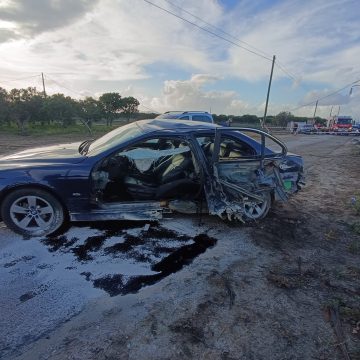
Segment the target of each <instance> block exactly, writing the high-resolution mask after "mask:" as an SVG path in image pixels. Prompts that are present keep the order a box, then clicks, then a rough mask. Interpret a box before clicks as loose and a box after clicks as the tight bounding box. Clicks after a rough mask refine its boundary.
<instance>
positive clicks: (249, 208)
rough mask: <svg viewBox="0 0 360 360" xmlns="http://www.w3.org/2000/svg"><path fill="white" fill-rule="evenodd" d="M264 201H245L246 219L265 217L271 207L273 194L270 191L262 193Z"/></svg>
mask: <svg viewBox="0 0 360 360" xmlns="http://www.w3.org/2000/svg"><path fill="white" fill-rule="evenodd" d="M262 196H263V201H258V200H254V201H252V200H248V201H245V202H244V217H245V220H250V221H254V220H260V219H263V218H264V217H265V216H266V215H267V214H268V212H269V210H270V208H271V194H270V192H264V193H262Z"/></svg>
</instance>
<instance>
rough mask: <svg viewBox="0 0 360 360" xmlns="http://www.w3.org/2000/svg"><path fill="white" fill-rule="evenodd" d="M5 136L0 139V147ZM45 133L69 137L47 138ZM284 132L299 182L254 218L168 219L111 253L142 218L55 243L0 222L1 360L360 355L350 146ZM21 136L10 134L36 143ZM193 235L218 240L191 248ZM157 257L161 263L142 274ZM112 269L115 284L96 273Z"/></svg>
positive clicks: (353, 151)
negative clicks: (299, 187) (298, 166)
mask: <svg viewBox="0 0 360 360" xmlns="http://www.w3.org/2000/svg"><path fill="white" fill-rule="evenodd" d="M13 140H14V139H8V138H6V139H3V138H2V137H0V144H1V148H0V151H2V152H3V153H5V152H8V150H10V147H11V146H12V145H11V144H12V142H13ZM55 140H56V142H67V141H70V140H69V138H68V137H67V138H66V141H64V140H65V138H58V137H57V138H56V139H46V143H52V142H53V141H55ZM72 140H78V139H72ZM283 140H285V142H286V143H287V145H288V147H289V150H290V151H292V152H295V153H299V154H301V155H302V156H303V157H304V159H305V161H306V173H307V174H306V175H307V186H306V187H305V189H304V190H303V191H302V192H301V193H299V194H297V196H295V197H294V198H292V200H291V201H290V202H289V203H287V204H284V205H282V204H277V205H276V206H275V208H274V209H273V211H271V213H270V214H269V216H268V218H266V219H264V220H263V221H261V222H259V223H256V224H252V225H247V226H242V225H235V224H225V223H223V222H222V221H220V220H218V219H216V218H212V217H203V218H202V219H199V218H191V217H185V216H179V217H175V218H173V219H170V220H164V221H162V222H161V223H160V225H158V226H160V227H161V229H162V233H161V234H160V233H159V231H157V232H156V231H155V232H153V233H152V234H153V236H151V237H148V241H147V242H145V243H144V242H141V241H140V242H139V243H137V247H132V248H131V249H130V250H131V251H129V252H126V256H123V257H121V256H118V253H112V252H110V251H106V249H109V248H111V247H112V246H113V245H116V244H124V243H126V241H127V239H133V241H135V240H134V238H131V237H130V235H131V236H133V237H134V236H137V239H138V238H139V237H141V236H139V234H146V231H145V230H144V228H143V224H141V225H136V226H134V227H133V229H129V228H126V229H121V231H120V230H116V231H114V229H113V228H111V227H109V226H108V225H102V226H99V225H97V226H95V228H91V227H89V226H84V227H78V226H75V225H74V226H72V227H71V228H70V229H69V230H68V231H67V232H66V233H65V234H64V237H63V238H61V239H60V241H61V244H62V245H61V246H56V240H59V239H53V240H55V241H53V242H52V241H48V242H46V241H44V239H33V240H30V241H25V240H23V239H21V238H19V237H17V236H15V235H13V234H12V233H10V232H9V231H8V230H7V229H6V228H5V227H4V226H2V225H1V224H0V238H1V244H0V279H2V280H1V281H2V283H1V287H0V289H1V290H0V291H1V297H0V298H1V304H0V305H1V308H2V309H6V311H2V312H1V324H2V326H0V332H1V334H0V338H1V339H2V342H1V343H0V344H1V349H0V354H1V355H0V357H1V358H6V359H14V358H19V359H228V360H230V359H346V356H347V355H346V354H348V355H349V358H351V359H360V261H359V260H360V237H359V236H358V235H356V233H355V232H354V231H353V230H352V227H351V225H352V224H354V223H356V222H358V221H359V220H360V219H359V216H358V215H356V212H355V209H354V206H353V205H352V202H354V198H357V201H360V191H359V190H358V186H359V185H358V184H359V180H358V179H359V176H360V170H359V168H360V145H359V144H356V143H355V142H356V141H353V140H351V139H349V138H347V137H327V136H296V137H295V136H284V137H283ZM31 141H33V140H32V139H28V142H25V141H22V142H21V143H20V142H19V141H18V140H17V142H16V143H17V146H19V147H29V146H32V145H33V144H36V145H38V144H39V141H38V140H37V141H33V142H31ZM5 144H7V146H5ZM5 147H6V148H5ZM4 149H5V150H4ZM11 150H13V149H11ZM145 229H146V228H145ZM150 229H157V225H152V226H151V227H150ZM158 230H159V229H158ZM166 230H168V231H170V232H166ZM144 231H145V232H144ZM171 231H172V232H171ZM159 234H160V235H161V236H160V235H159ZM89 239H91V240H89ZM101 239H103V240H101ZM197 239H205V240H206V239H215V241H216V244H215V242H207V245H208V246H204V248H201V249H199V248H197V250H196V248H194V244H196V243H197V241H196V240H197ZM181 241H185V243H181ZM150 243H151V244H152V247H150V245H149V244H150ZM139 247H141V249H140V248H139ZM169 247H172V251H173V252H170V250H169ZM79 248H80V249H81V250H82V251H80V252H79ZM76 249H78V250H76ZM84 249H85V254H84ZM113 249H114V248H113ZM139 249H140V250H139ZM159 249H160V250H159ZM169 253H170V255H171V254H175V256H174V257H172V258H171V264H170V265H171V266H170V265H169V264H168V267H167V268H166V269H165V270H164V268H162V269H160V270H161V271H160V270H159V269H157V270H158V271H157V272H160V273H162V275H164V276H162V277H161V278H159V279H155V278H151V279H152V280H154V281H150V282H149V281H148V280H149V277H147V276H153V275H154V267H153V265H154V264H156V263H159V262H160V263H162V264H164V261H163V260H164V259H167V256H168V254H169ZM79 254H80V255H81V256H85V258H84V257H82V258H81V257H80V258H79V257H78V255H79ZM139 254H140V255H144V254H146V255H147V256H148V257H149V258H148V259H146V258H140V257H139ZM86 256H89V257H90V258H86ZM165 263H166V261H165ZM126 264H127V265H128V266H126ZM174 264H175V265H179V266H178V267H176V266H174ZM135 265H136V266H135ZM139 269H140V270H139ZM155 270H156V269H155ZM134 271H135V272H136V271H138V272H139V273H135V274H134ZM117 273H121V274H122V275H125V277H124V276H123V277H122V278H121V285H122V287H121V286H118V287H116V286H115V287H114V285H116V280H118V283H119V278H114V277H110V278H109V277H108V278H106V275H107V274H112V276H114V274H115V275H116V274H117ZM144 275H145V277H144ZM132 276H135V279H137V281H136V282H135V283H134V282H133V281H132V279H133V278H132ZM136 276H140V277H136ZM98 279H101V280H102V281H100V282H96V280H98ZM106 279H107V280H109V279H110V280H111V281H110V282H109V281H107V282H106V281H105V280H106ZM139 279H140V281H139ZM142 281H143V283H142ZM99 283H100V285H102V287H101V286H100V287H95V285H96V284H98V285H99ZM130 285H131V286H130ZM139 288H141V289H140V290H138V289H139ZM124 289H128V290H129V291H124ZM121 291H123V293H126V295H121V294H122V293H121ZM131 292H135V293H131ZM116 294H119V295H116Z"/></svg>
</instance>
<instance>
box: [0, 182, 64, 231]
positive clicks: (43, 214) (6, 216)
mask: <svg viewBox="0 0 360 360" xmlns="http://www.w3.org/2000/svg"><path fill="white" fill-rule="evenodd" d="M1 216H2V219H3V220H4V222H5V224H6V225H7V226H8V227H9V228H10V229H12V230H13V231H15V232H16V233H18V234H21V235H25V236H44V235H49V234H51V233H53V232H55V231H56V230H58V229H59V228H60V226H61V225H62V224H63V223H64V220H65V214H64V209H63V207H62V205H61V203H60V202H59V201H58V200H57V199H56V198H55V197H54V196H53V195H51V194H50V193H49V192H47V191H44V190H41V189H34V188H22V189H18V190H15V191H13V192H11V193H10V194H9V195H7V196H6V197H5V199H4V201H3V204H2V207H1Z"/></svg>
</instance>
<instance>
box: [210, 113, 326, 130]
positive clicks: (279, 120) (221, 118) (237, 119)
mask: <svg viewBox="0 0 360 360" xmlns="http://www.w3.org/2000/svg"><path fill="white" fill-rule="evenodd" d="M213 118H214V121H215V122H216V123H218V124H221V123H223V122H226V121H228V119H229V118H230V119H231V122H232V124H235V125H236V124H239V125H241V124H249V125H251V124H253V125H260V121H261V120H262V117H259V116H256V115H250V114H246V115H239V116H237V115H224V114H221V115H216V114H213ZM309 120H313V118H312V117H305V116H295V115H293V114H292V113H291V112H288V111H282V112H280V113H278V114H277V115H268V116H267V117H266V124H267V125H272V126H281V127H286V126H287V124H288V123H289V122H291V121H293V122H307V121H309ZM314 120H315V123H316V124H319V125H326V119H323V118H321V117H318V116H317V117H315V119H314Z"/></svg>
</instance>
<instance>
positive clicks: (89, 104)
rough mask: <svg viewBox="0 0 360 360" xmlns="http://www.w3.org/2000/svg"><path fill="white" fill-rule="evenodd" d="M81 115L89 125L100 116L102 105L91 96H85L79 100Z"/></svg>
mask: <svg viewBox="0 0 360 360" xmlns="http://www.w3.org/2000/svg"><path fill="white" fill-rule="evenodd" d="M79 105H80V110H81V117H82V118H83V119H85V121H86V123H87V124H88V126H89V127H91V125H92V123H93V122H94V121H96V120H99V119H100V118H101V116H102V107H101V105H100V102H99V101H98V100H96V99H94V98H92V97H87V98H85V100H80V101H79Z"/></svg>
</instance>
